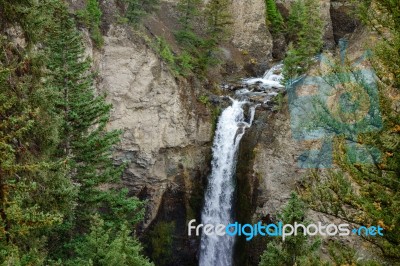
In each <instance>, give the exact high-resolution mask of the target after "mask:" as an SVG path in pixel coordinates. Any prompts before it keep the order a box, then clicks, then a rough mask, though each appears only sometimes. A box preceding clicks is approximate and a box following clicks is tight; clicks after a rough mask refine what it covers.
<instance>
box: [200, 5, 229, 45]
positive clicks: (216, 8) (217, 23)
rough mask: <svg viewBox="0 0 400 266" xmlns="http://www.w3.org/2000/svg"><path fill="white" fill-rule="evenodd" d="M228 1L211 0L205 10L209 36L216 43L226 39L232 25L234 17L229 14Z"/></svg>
mask: <svg viewBox="0 0 400 266" xmlns="http://www.w3.org/2000/svg"><path fill="white" fill-rule="evenodd" d="M229 6H230V3H229V1H228V0H210V1H209V2H208V3H207V6H206V9H205V15H206V18H207V25H208V34H209V36H211V38H212V39H213V40H214V41H215V42H219V41H221V40H224V39H226V37H227V36H228V28H227V26H228V25H230V24H232V16H231V14H230V12H229Z"/></svg>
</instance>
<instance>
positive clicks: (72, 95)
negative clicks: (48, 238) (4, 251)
mask: <svg viewBox="0 0 400 266" xmlns="http://www.w3.org/2000/svg"><path fill="white" fill-rule="evenodd" d="M66 10H67V9H66V8H65V7H64V6H62V5H61V6H60V7H59V8H57V9H56V11H55V14H54V17H55V25H54V27H53V31H52V34H51V36H50V38H49V40H48V47H49V55H50V56H49V61H48V69H49V71H50V73H51V78H50V79H49V80H48V84H49V86H51V87H52V88H53V90H54V91H56V92H57V94H58V96H59V97H57V100H56V103H57V104H56V106H55V109H54V112H55V113H58V114H59V115H60V116H61V117H62V118H63V125H62V132H61V143H60V145H59V150H58V152H59V156H60V157H66V158H67V159H66V160H65V163H66V164H67V165H68V167H69V169H70V170H69V173H68V177H69V178H70V179H71V180H72V181H73V182H74V184H76V186H77V187H78V188H79V190H78V195H77V198H76V207H75V209H73V210H71V214H70V216H69V217H68V220H66V221H65V222H64V223H63V226H62V227H61V228H60V229H61V232H60V233H59V236H57V237H56V238H55V239H54V241H52V244H53V247H52V248H55V249H57V248H58V247H60V246H62V245H61V244H60V243H57V241H61V242H64V241H67V242H68V241H73V242H79V234H80V232H85V231H86V230H87V229H88V228H87V224H88V222H89V220H90V217H91V216H92V215H94V214H95V213H101V214H102V219H105V220H106V222H107V225H108V226H114V227H120V226H121V224H123V223H125V221H127V220H129V221H130V222H131V224H133V223H136V222H138V221H139V220H140V219H141V218H142V217H143V209H142V206H143V203H141V202H140V201H139V200H137V199H136V198H127V193H128V191H127V190H121V191H119V190H117V189H114V188H113V187H118V182H119V181H120V177H121V174H122V170H123V166H120V167H115V166H114V165H113V161H112V148H113V146H114V145H115V144H116V143H117V142H118V141H119V132H118V131H110V132H107V131H106V124H107V122H108V119H109V115H110V109H111V105H109V104H107V103H106V102H105V98H104V96H96V95H95V90H94V87H93V82H94V75H93V73H92V71H91V69H90V61H89V60H87V59H85V58H84V57H83V56H84V48H83V44H82V40H81V37H80V35H79V33H78V32H77V30H76V28H75V24H74V22H73V20H72V19H71V18H70V17H69V14H68V13H67V11H66ZM100 209H101V210H102V211H100ZM62 232H64V233H62ZM53 237H55V236H53Z"/></svg>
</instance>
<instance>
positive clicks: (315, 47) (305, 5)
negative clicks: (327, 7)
mask: <svg viewBox="0 0 400 266" xmlns="http://www.w3.org/2000/svg"><path fill="white" fill-rule="evenodd" d="M323 29H324V25H323V21H322V19H321V15H320V8H319V3H318V2H317V1H315V0H296V1H295V2H294V3H293V5H292V7H291V9H290V14H289V19H288V35H289V37H290V38H291V39H292V44H291V45H290V46H289V49H288V51H287V54H286V57H285V59H284V69H283V74H284V76H285V79H286V81H287V82H288V81H289V80H291V79H295V78H297V77H298V76H299V75H302V74H304V73H305V72H306V71H307V70H308V69H309V67H310V66H311V64H312V59H313V57H314V56H315V55H317V54H318V53H319V52H320V51H321V48H322V44H323V42H322V36H323Z"/></svg>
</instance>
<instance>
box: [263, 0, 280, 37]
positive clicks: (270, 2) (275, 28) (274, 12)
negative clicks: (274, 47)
mask: <svg viewBox="0 0 400 266" xmlns="http://www.w3.org/2000/svg"><path fill="white" fill-rule="evenodd" d="M265 11H266V12H265V14H266V16H265V17H266V25H267V26H268V28H269V31H270V32H271V33H272V34H276V33H279V32H281V31H282V30H283V28H284V22H283V18H282V15H281V13H280V12H279V10H278V8H277V6H276V3H275V0H265Z"/></svg>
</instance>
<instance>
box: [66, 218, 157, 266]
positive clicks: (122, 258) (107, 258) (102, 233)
mask: <svg viewBox="0 0 400 266" xmlns="http://www.w3.org/2000/svg"><path fill="white" fill-rule="evenodd" d="M130 235H131V232H130V230H129V229H128V226H127V225H126V224H123V225H121V227H120V228H108V227H107V226H106V225H105V224H104V221H103V220H102V219H101V218H100V217H99V216H97V215H96V216H93V219H92V224H91V227H90V232H89V233H88V234H87V235H86V236H85V237H84V238H83V240H82V241H81V242H80V243H79V244H78V245H77V246H76V247H75V252H76V254H77V258H75V259H73V260H69V261H67V263H66V264H67V265H71V266H75V265H104V266H152V265H154V264H153V263H151V262H149V260H148V259H147V258H145V257H143V256H142V255H141V254H140V253H141V252H142V247H141V245H140V243H139V242H138V240H136V239H134V238H132V237H131V236H130Z"/></svg>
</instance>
